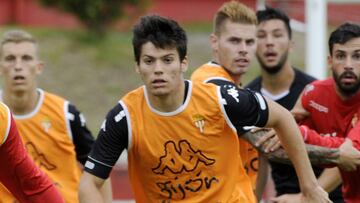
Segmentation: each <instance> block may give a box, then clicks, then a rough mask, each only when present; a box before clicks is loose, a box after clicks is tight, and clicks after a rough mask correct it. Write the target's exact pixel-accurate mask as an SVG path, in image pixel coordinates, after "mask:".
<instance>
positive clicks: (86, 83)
mask: <svg viewBox="0 0 360 203" xmlns="http://www.w3.org/2000/svg"><path fill="white" fill-rule="evenodd" d="M184 27H185V30H186V31H187V33H188V37H189V47H188V53H189V54H188V55H189V60H190V69H189V70H188V72H187V74H186V77H187V78H189V76H190V74H191V72H192V71H193V70H194V69H195V68H196V67H198V66H199V65H201V64H203V63H206V62H208V61H209V60H210V59H211V50H210V45H209V41H208V38H209V34H210V32H211V25H210V24H191V25H184ZM13 28H17V27H2V28H1V29H0V32H1V33H2V32H3V31H4V30H7V29H13ZM18 28H19V27H18ZM24 29H25V30H27V31H29V32H31V33H32V34H33V35H34V36H35V37H36V38H37V39H38V40H39V44H40V57H41V59H42V60H43V61H44V62H45V64H46V66H45V70H44V72H43V74H42V75H41V76H40V77H39V86H40V87H41V88H43V89H45V90H47V91H50V92H53V93H56V94H59V95H61V96H63V97H65V98H67V99H68V100H69V101H70V102H71V103H73V104H75V105H76V106H77V107H78V109H80V110H81V111H82V112H83V113H84V115H85V116H86V118H87V122H88V126H89V128H90V129H91V131H92V132H93V133H94V135H96V134H97V131H98V128H99V127H100V125H101V122H102V120H103V119H104V117H105V115H106V113H107V111H108V110H109V109H110V108H112V107H113V106H114V105H115V104H116V103H117V101H118V100H119V99H120V98H121V97H122V96H123V95H124V94H125V93H126V92H127V91H129V90H132V89H134V88H135V87H137V86H139V85H141V81H140V79H139V77H138V76H137V74H136V73H135V71H134V60H133V50H132V47H131V37H132V36H131V32H116V31H112V32H109V34H108V35H107V36H106V38H105V39H104V40H102V41H94V40H89V39H87V38H86V37H85V36H86V32H85V31H83V30H73V31H68V30H59V29H44V28H41V29H40V28H31V29H30V28H24ZM294 41H295V42H296V43H295V48H294V51H293V53H292V60H293V62H294V63H293V64H294V65H295V66H297V67H303V66H304V65H303V64H304V62H303V61H304V51H303V50H304V34H299V33H295V34H294ZM258 73H259V68H258V64H257V63H256V60H254V62H253V64H252V67H251V68H250V71H249V72H248V74H247V75H246V76H245V77H244V82H243V84H246V83H247V82H248V81H250V80H251V79H253V78H254V77H255V76H256V75H257V74H258Z"/></svg>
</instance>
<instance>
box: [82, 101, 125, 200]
mask: <svg viewBox="0 0 360 203" xmlns="http://www.w3.org/2000/svg"><path fill="white" fill-rule="evenodd" d="M127 116H128V115H126V113H125V111H124V108H123V107H122V105H121V104H118V105H116V106H115V107H114V108H113V109H112V110H111V111H110V112H109V113H108V115H107V116H106V119H105V121H104V122H103V124H102V126H101V129H100V132H99V135H98V137H97V140H96V142H95V144H94V146H93V148H92V150H91V152H90V155H89V157H88V160H87V161H86V163H85V172H84V173H83V175H82V177H81V180H80V189H79V196H80V202H81V203H87V202H99V203H101V202H104V199H103V198H102V196H101V193H100V191H101V189H102V188H103V187H104V183H105V180H106V179H107V178H108V177H109V175H110V172H111V170H112V167H113V166H114V165H115V163H116V161H117V160H118V158H119V156H120V155H121V153H122V151H123V150H124V149H126V148H127V147H128V140H129V138H128V134H129V133H128V123H127Z"/></svg>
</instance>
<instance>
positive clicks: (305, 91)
mask: <svg viewBox="0 0 360 203" xmlns="http://www.w3.org/2000/svg"><path fill="white" fill-rule="evenodd" d="M314 89H315V87H314V85H312V84H310V85H306V86H305V88H304V95H306V94H307V93H309V92H310V91H313V90H314Z"/></svg>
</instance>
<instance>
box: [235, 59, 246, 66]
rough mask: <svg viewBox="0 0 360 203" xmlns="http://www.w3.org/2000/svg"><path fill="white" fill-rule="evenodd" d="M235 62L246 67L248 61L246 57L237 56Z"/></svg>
mask: <svg viewBox="0 0 360 203" xmlns="http://www.w3.org/2000/svg"><path fill="white" fill-rule="evenodd" d="M235 63H236V64H237V65H238V66H240V67H247V66H248V65H249V63H250V61H249V59H247V58H237V59H235Z"/></svg>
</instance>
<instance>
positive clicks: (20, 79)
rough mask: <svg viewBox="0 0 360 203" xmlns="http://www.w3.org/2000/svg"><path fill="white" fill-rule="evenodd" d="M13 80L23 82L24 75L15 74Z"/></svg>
mask: <svg viewBox="0 0 360 203" xmlns="http://www.w3.org/2000/svg"><path fill="white" fill-rule="evenodd" d="M13 80H14V81H15V84H22V83H24V82H25V77H24V76H21V75H17V76H15V77H14V78H13Z"/></svg>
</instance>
